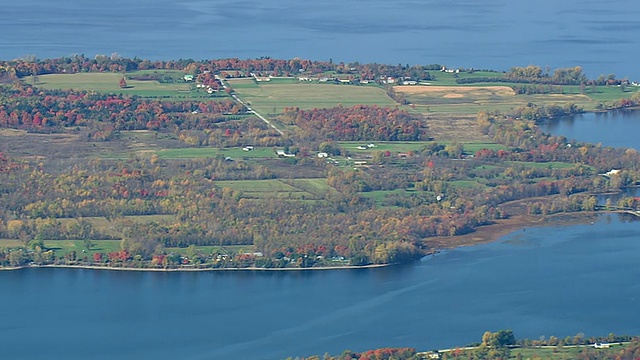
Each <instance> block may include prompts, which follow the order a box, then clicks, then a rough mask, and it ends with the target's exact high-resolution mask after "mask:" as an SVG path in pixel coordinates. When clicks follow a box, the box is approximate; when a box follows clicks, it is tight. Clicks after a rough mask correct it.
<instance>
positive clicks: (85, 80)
mask: <svg viewBox="0 0 640 360" xmlns="http://www.w3.org/2000/svg"><path fill="white" fill-rule="evenodd" d="M38 78H39V81H38V83H37V84H35V86H36V87H40V88H44V89H74V90H88V91H96V92H103V93H113V94H123V95H138V96H142V97H160V98H174V99H180V98H188V99H191V98H210V97H211V95H209V94H207V93H206V92H205V91H203V90H201V91H197V90H196V89H195V88H193V86H194V84H193V83H180V82H177V83H160V82H158V81H154V80H144V81H139V80H130V79H129V80H127V87H126V88H124V89H123V88H121V87H120V79H122V74H119V73H77V74H49V75H40V76H38ZM25 82H27V83H32V79H31V78H30V77H26V78H25Z"/></svg>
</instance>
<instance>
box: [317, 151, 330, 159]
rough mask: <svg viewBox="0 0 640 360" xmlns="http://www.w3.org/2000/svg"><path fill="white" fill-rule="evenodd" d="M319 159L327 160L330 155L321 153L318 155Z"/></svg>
mask: <svg viewBox="0 0 640 360" xmlns="http://www.w3.org/2000/svg"><path fill="white" fill-rule="evenodd" d="M318 157H319V158H326V157H329V154H327V153H326V152H321V153H318Z"/></svg>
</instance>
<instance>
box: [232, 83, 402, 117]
mask: <svg viewBox="0 0 640 360" xmlns="http://www.w3.org/2000/svg"><path fill="white" fill-rule="evenodd" d="M231 84H232V86H234V85H233V84H234V82H231ZM234 88H235V89H236V93H237V94H238V95H239V96H240V97H241V98H242V99H243V100H245V101H247V102H249V103H250V104H251V107H252V108H253V109H255V110H256V111H258V112H259V113H264V114H274V113H279V112H282V110H283V109H284V108H285V107H288V106H289V107H290V106H297V107H299V108H301V109H312V108H330V107H335V106H338V105H340V104H342V105H343V106H345V107H351V106H355V105H380V106H395V105H398V104H397V103H396V102H395V101H394V100H393V99H391V98H389V97H388V96H387V94H386V93H385V91H384V90H383V89H381V88H378V87H371V86H353V85H336V84H308V83H304V84H302V83H301V84H298V83H293V84H287V83H284V84H282V83H280V84H278V83H273V84H270V83H260V85H258V86H257V87H250V86H246V87H242V86H240V87H234ZM274 110H275V111H274Z"/></svg>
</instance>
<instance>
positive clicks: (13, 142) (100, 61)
mask: <svg viewBox="0 0 640 360" xmlns="http://www.w3.org/2000/svg"><path fill="white" fill-rule="evenodd" d="M0 82H2V84H1V85H0V87H1V89H2V91H1V92H0V143H1V144H2V145H1V146H0V152H1V153H0V266H2V267H3V268H5V269H13V268H20V267H24V266H65V267H74V268H75V267H82V268H86V267H89V268H96V269H133V270H137V269H145V270H154V271H174V270H186V271H193V270H203V269H249V270H256V269H287V270H288V269H335V268H352V267H363V266H383V265H388V264H396V263H404V262H410V261H413V260H415V259H418V258H420V257H422V256H424V255H425V254H428V253H433V252H435V251H437V250H438V249H441V248H446V247H453V246H459V245H466V244H472V243H476V242H480V241H490V240H492V239H495V237H496V236H497V235H499V234H501V233H503V232H504V231H506V230H512V229H515V228H517V227H522V226H530V225H531V224H540V223H543V222H544V220H545V219H548V218H549V217H550V216H552V215H554V214H568V213H570V214H580V215H585V214H586V215H589V214H593V213H594V212H597V211H603V210H604V211H625V212H632V213H635V212H637V210H638V208H639V206H640V199H637V198H623V199H622V200H620V202H619V203H617V204H607V205H606V206H602V205H599V204H598V203H597V201H596V198H595V196H594V194H597V193H603V192H612V191H620V190H621V189H624V188H625V187H630V186H636V185H637V184H638V182H639V181H640V156H639V155H638V152H637V151H636V150H634V149H624V148H611V147H601V146H597V145H594V144H588V143H580V142H577V141H575V140H572V139H566V138H564V137H561V136H553V135H551V134H547V133H543V132H542V131H540V130H539V129H538V127H537V122H538V121H541V120H543V119H546V118H554V117H560V116H564V115H568V114H574V113H579V112H582V111H607V110H611V109H627V108H633V107H636V106H638V104H640V92H638V86H637V84H635V83H633V82H630V81H628V80H619V79H616V78H615V76H608V77H599V78H597V79H588V78H587V77H586V76H585V75H584V74H583V73H582V71H581V68H580V67H572V68H566V69H556V70H555V71H553V72H549V71H547V72H545V71H543V70H542V69H541V68H539V67H537V66H527V67H514V68H512V69H511V70H510V71H507V72H496V71H478V70H474V69H449V68H447V67H446V66H445V65H441V64H432V65H414V66H408V65H407V66H402V65H381V64H359V63H352V64H348V63H347V64H345V63H333V62H322V61H312V60H301V59H289V60H280V59H270V58H261V59H248V60H240V59H215V60H206V61H194V60H177V61H150V60H142V59H126V58H120V57H115V58H110V57H105V56H97V57H95V58H86V57H84V56H73V57H65V58H59V59H44V60H38V59H25V60H12V61H0ZM613 170H615V171H613ZM603 174H604V175H603ZM564 219H566V218H564Z"/></svg>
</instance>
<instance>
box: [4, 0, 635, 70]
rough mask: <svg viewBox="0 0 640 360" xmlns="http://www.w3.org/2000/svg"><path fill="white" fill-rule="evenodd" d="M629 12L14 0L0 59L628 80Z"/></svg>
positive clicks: (457, 3) (589, 3)
mask: <svg viewBox="0 0 640 360" xmlns="http://www.w3.org/2000/svg"><path fill="white" fill-rule="evenodd" d="M638 19H640V6H638V4H637V1H636V0H618V1H616V2H615V5H613V4H612V3H611V2H607V1H596V0H586V1H585V0H563V1H557V0H538V1H535V2H531V1H512V0H483V1H468V0H446V1H445V0H397V1H386V0H351V1H337V0H317V1H297V0H276V1H259V0H243V1H237V0H233V1H232V0H136V1H128V0H112V1H108V2H107V1H81V0H56V1H50V0H21V1H5V2H4V3H3V6H2V11H0V34H3V35H2V36H0V58H3V59H10V58H15V57H21V56H24V55H29V54H31V55H36V56H38V57H40V58H45V57H59V56H65V55H70V54H86V55H87V56H94V55H96V54H106V55H109V54H111V53H113V52H118V53H119V54H121V55H123V56H127V57H134V56H137V57H141V58H151V59H175V58H195V59H209V58H221V57H240V58H255V57H259V56H271V57H276V58H292V57H302V58H307V59H317V60H329V59H334V60H335V61H344V62H350V61H359V62H382V63H393V64H397V63H402V64H406V63H409V64H432V63H440V64H445V65H448V66H449V67H474V68H480V69H483V68H489V69H496V70H508V69H509V68H510V67H512V66H527V65H529V64H536V65H540V66H542V67H545V66H550V67H551V68H552V69H554V68H558V67H566V66H576V65H581V66H583V67H584V69H585V71H586V72H587V74H588V75H589V76H591V77H596V76H598V75H600V74H610V73H614V74H617V75H618V77H620V78H623V77H630V78H631V79H632V80H640V69H638V67H637V59H638V57H639V55H640V37H638V36H637V34H638V32H639V31H640V21H639V20H638Z"/></svg>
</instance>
